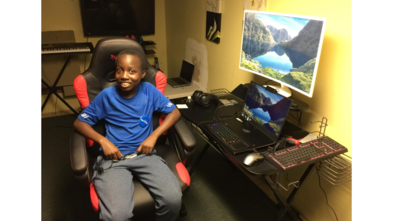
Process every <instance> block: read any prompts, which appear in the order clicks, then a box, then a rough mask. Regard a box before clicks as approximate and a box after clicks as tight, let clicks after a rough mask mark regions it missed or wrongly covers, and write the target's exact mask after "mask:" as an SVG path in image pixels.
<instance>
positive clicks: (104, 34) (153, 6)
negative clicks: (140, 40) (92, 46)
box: [79, 0, 156, 37]
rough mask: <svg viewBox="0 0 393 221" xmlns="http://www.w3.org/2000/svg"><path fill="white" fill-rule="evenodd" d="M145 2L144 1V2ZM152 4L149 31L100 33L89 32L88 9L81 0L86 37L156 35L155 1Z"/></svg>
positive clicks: (124, 30)
mask: <svg viewBox="0 0 393 221" xmlns="http://www.w3.org/2000/svg"><path fill="white" fill-rule="evenodd" d="M143 1H144V0H143ZM150 3H151V4H152V7H151V10H152V13H151V17H152V20H153V23H152V24H151V25H150V26H149V30H144V31H142V30H136V29H135V30H132V29H123V30H120V29H119V30H114V31H110V30H100V31H92V30H88V29H89V27H88V26H87V20H88V17H87V15H86V8H85V0H80V3H79V6H80V12H81V22H82V29H83V34H84V36H88V37H104V36H125V35H154V34H155V26H156V25H155V1H154V0H151V2H150Z"/></svg>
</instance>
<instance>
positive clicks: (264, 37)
mask: <svg viewBox="0 0 393 221" xmlns="http://www.w3.org/2000/svg"><path fill="white" fill-rule="evenodd" d="M325 23H326V19H325V18H319V17H310V16H300V15H290V14H282V13H272V12H264V11H251V10H245V11H244V18H243V31H242V44H241V50H240V62H239V68H240V69H243V70H246V71H250V72H252V73H254V74H257V75H260V76H263V77H265V78H268V79H270V80H272V81H275V82H277V83H280V84H281V85H280V86H275V85H273V86H272V87H275V89H276V90H277V93H279V94H281V95H282V96H284V97H290V96H291V95H292V92H291V90H290V89H289V88H291V89H293V90H295V91H298V92H300V93H301V94H304V95H306V96H308V97H312V94H313V90H314V85H315V79H316V75H317V69H318V63H319V58H320V53H321V48H322V41H323V34H324V30H325Z"/></svg>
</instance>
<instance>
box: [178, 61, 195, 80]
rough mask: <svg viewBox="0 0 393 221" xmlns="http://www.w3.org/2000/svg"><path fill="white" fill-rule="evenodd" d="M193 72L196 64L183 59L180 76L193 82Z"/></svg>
mask: <svg viewBox="0 0 393 221" xmlns="http://www.w3.org/2000/svg"><path fill="white" fill-rule="evenodd" d="M193 73H194V65H193V64H190V63H188V62H187V61H184V60H183V64H182V65H181V71H180V77H182V78H184V79H185V80H187V81H188V82H191V81H192V74H193Z"/></svg>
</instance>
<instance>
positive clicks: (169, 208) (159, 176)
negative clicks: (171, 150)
mask: <svg viewBox="0 0 393 221" xmlns="http://www.w3.org/2000/svg"><path fill="white" fill-rule="evenodd" d="M154 152H155V151H154ZM94 168H95V170H94V174H93V184H94V186H95V188H96V191H97V194H98V196H99V207H100V219H101V220H105V221H106V220H113V221H122V220H131V217H132V216H133V213H132V210H133V208H134V184H133V182H132V179H133V176H136V177H138V178H139V180H140V181H141V183H142V184H144V186H145V187H146V188H147V189H148V190H149V192H150V193H151V194H152V196H153V198H154V199H155V208H156V220H163V221H171V220H175V219H176V218H177V217H178V216H179V212H180V208H181V197H182V192H181V189H180V186H179V183H178V181H177V178H176V177H175V175H174V174H173V173H172V171H171V170H170V169H169V168H168V166H167V165H166V162H165V161H164V160H163V159H162V158H161V157H160V156H158V155H156V154H149V155H146V154H140V155H138V156H136V157H134V158H131V159H124V160H120V161H118V162H113V161H112V160H105V159H104V158H103V157H102V156H98V158H97V162H96V164H95V165H94ZM97 168H101V171H100V172H99V171H97Z"/></svg>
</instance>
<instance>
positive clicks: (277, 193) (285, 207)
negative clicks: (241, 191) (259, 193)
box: [265, 175, 299, 220]
mask: <svg viewBox="0 0 393 221" xmlns="http://www.w3.org/2000/svg"><path fill="white" fill-rule="evenodd" d="M265 179H266V181H267V182H268V183H269V185H270V188H272V190H273V192H274V195H275V196H276V198H277V199H278V200H279V201H280V202H281V203H282V205H283V209H281V210H280V212H279V213H278V217H277V220H281V219H282V218H283V217H284V215H285V214H286V212H287V211H288V212H289V214H290V215H291V216H292V218H293V219H294V220H299V217H298V216H297V215H296V213H295V211H293V209H292V208H291V206H290V205H289V204H288V203H287V202H286V200H285V199H284V197H283V196H282V195H281V193H280V191H279V190H278V188H277V186H276V185H275V184H274V182H273V180H272V179H271V178H270V176H269V175H266V176H265Z"/></svg>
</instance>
